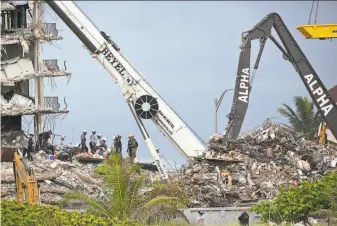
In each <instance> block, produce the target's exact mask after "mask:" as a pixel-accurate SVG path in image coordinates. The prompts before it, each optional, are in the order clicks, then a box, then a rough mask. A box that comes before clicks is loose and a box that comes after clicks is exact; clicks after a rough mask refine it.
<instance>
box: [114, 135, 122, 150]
mask: <svg viewBox="0 0 337 226" xmlns="http://www.w3.org/2000/svg"><path fill="white" fill-rule="evenodd" d="M114 149H115V151H116V153H117V154H119V155H122V136H120V135H117V136H116V137H115V139H114Z"/></svg>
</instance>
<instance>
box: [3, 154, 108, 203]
mask: <svg viewBox="0 0 337 226" xmlns="http://www.w3.org/2000/svg"><path fill="white" fill-rule="evenodd" d="M34 158H35V159H34V161H32V162H29V164H30V166H32V167H33V169H34V173H35V175H36V177H37V180H38V181H39V185H40V192H41V202H43V203H46V204H56V203H57V202H58V201H60V200H62V197H63V195H64V194H65V193H67V192H70V191H72V192H81V193H84V194H88V195H90V196H93V197H97V198H100V199H104V197H105V195H104V193H103V189H102V184H103V183H102V179H101V177H100V176H99V175H98V174H96V173H95V172H94V170H95V168H96V167H97V164H82V163H78V162H76V161H73V162H72V163H71V162H63V161H60V160H55V161H51V160H49V156H48V155H47V154H45V153H43V151H42V152H40V153H38V154H36V155H34ZM1 187H2V188H1V190H2V193H1V196H2V197H5V198H15V197H16V193H15V183H14V174H13V163H12V162H3V163H1Z"/></svg>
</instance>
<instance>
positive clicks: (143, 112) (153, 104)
mask: <svg viewBox="0 0 337 226" xmlns="http://www.w3.org/2000/svg"><path fill="white" fill-rule="evenodd" d="M158 110H159V105H158V101H157V100H156V98H154V97H152V96H150V95H142V96H140V97H139V98H138V99H137V100H136V103H135V111H136V114H137V115H138V116H139V117H140V118H142V119H151V118H152V117H154V116H155V115H157V113H158Z"/></svg>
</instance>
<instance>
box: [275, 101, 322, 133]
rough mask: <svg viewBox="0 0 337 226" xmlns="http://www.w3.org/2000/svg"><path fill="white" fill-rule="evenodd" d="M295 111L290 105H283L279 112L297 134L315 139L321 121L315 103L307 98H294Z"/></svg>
mask: <svg viewBox="0 0 337 226" xmlns="http://www.w3.org/2000/svg"><path fill="white" fill-rule="evenodd" d="M294 103H295V109H292V108H291V107H289V105H286V104H283V108H279V109H278V112H279V113H280V114H281V115H282V116H284V117H286V118H287V119H288V121H289V123H290V125H291V126H292V127H293V129H294V130H295V131H297V132H302V133H304V134H307V138H308V139H313V137H314V133H315V132H317V129H318V127H319V123H320V122H321V119H320V117H319V114H318V113H317V112H316V111H315V109H314V103H313V102H311V101H309V100H308V98H306V97H299V96H296V97H294Z"/></svg>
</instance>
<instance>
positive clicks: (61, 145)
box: [59, 135, 65, 151]
mask: <svg viewBox="0 0 337 226" xmlns="http://www.w3.org/2000/svg"><path fill="white" fill-rule="evenodd" d="M64 139H65V136H64V135H62V136H61V140H60V144H59V149H60V151H62V150H63V148H64V147H65V144H64Z"/></svg>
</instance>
